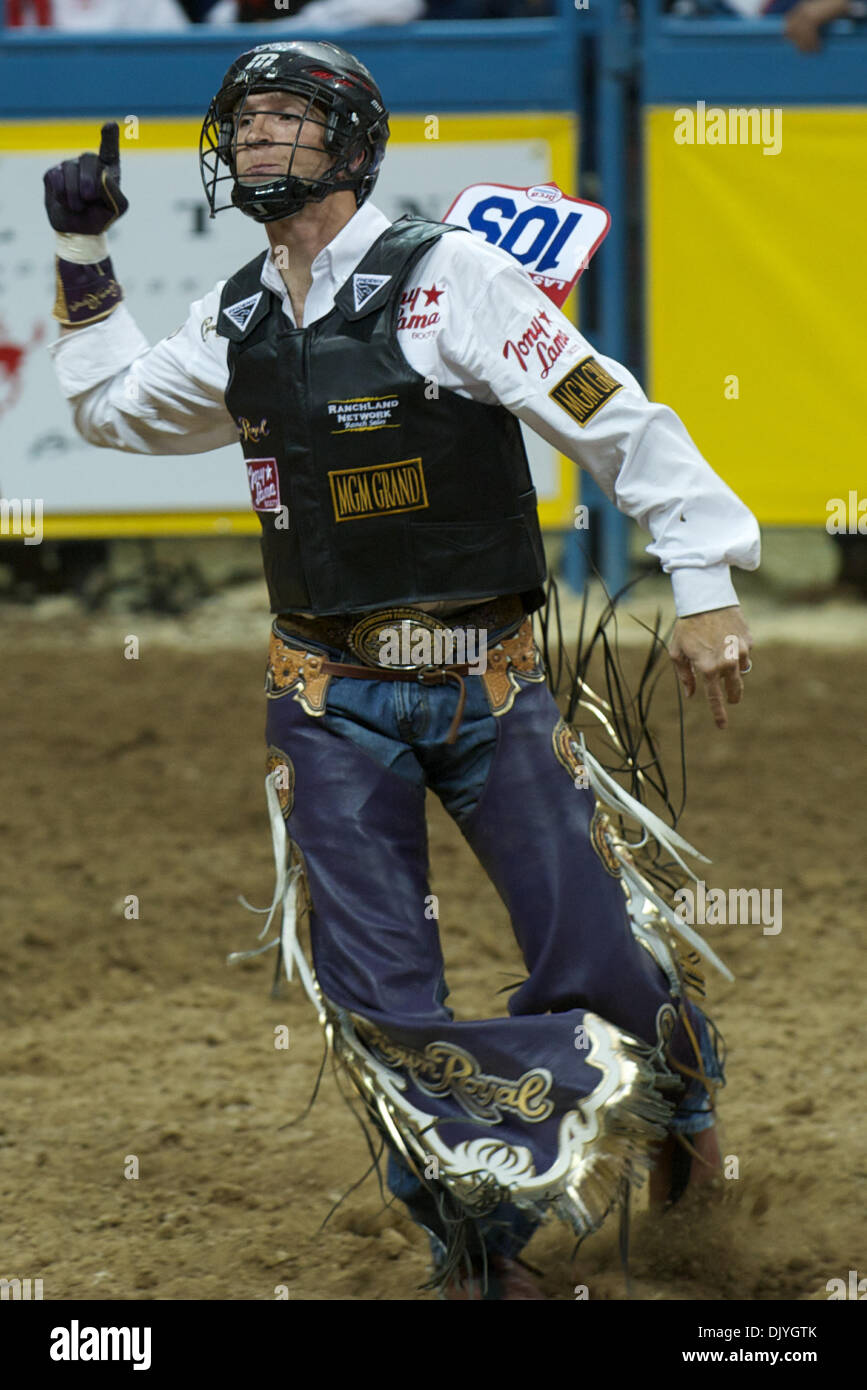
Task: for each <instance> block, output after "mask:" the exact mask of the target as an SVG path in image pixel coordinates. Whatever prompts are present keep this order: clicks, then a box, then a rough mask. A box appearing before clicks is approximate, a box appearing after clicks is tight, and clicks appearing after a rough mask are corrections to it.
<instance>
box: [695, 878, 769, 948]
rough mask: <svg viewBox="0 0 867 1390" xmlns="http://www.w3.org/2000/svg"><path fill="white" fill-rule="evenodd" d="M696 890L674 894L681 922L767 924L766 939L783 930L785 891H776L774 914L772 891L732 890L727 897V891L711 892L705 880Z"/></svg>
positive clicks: (717, 889)
mask: <svg viewBox="0 0 867 1390" xmlns="http://www.w3.org/2000/svg"><path fill="white" fill-rule="evenodd" d="M696 890H697V891H696V892H693V890H692V889H691V888H678V890H677V892H676V893H675V895H674V901H675V903H676V904H677V906H676V907H675V909H674V911H675V916H677V917H679V918H680V920H681V922H688V923H695V922H700V923H703V924H705V925H707V926H710V927H713V926H723V927H724V926H728V925H731V926H734V925H736V924H738V923H740V924H743V925H745V926H753V927H757V926H758V925H759V924H760V923H764V924H765V925H764V926H763V927H762V935H763V936H778V935H779V933H780V932H781V931H782V929H783V911H782V904H783V890H782V888H774V889H773V895H774V896H773V904H774V908H773V912H772V911H771V891H772V890H771V889H770V888H762V889H761V890H760V889H758V888H730V889H729V891H728V896H726V892H725V889H723V888H711V890H710V891H709V892H708V891H707V888H706V885H705V883H704V880H703V879H699V880H698V881H697V884H696Z"/></svg>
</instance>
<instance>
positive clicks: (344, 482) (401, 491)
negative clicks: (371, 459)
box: [328, 458, 430, 521]
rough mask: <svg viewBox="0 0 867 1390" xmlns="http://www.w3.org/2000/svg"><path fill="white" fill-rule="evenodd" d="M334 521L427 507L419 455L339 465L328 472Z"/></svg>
mask: <svg viewBox="0 0 867 1390" xmlns="http://www.w3.org/2000/svg"><path fill="white" fill-rule="evenodd" d="M328 481H329V483H330V485H331V500H332V502H333V504H334V519H335V521H357V520H360V519H361V518H362V517H371V516H388V515H390V514H393V513H395V512H414V511H418V510H419V509H420V508H422V507H429V506H430V503H429V502H428V500H427V491H426V489H425V485H424V472H423V470H422V465H421V459H420V458H418V459H401V460H400V461H399V462H398V463H382V464H380V463H374V464H369V465H368V466H367V467H366V468H340V469H335V470H334V471H332V472H329V474H328Z"/></svg>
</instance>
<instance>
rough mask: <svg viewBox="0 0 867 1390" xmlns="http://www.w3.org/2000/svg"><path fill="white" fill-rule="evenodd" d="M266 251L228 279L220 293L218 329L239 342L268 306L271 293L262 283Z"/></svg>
mask: <svg viewBox="0 0 867 1390" xmlns="http://www.w3.org/2000/svg"><path fill="white" fill-rule="evenodd" d="M267 255H268V252H267V251H262V252H261V253H260V254H259V255H258V256H255V257H254V258H253V260H252V261H248V262H247V264H246V265H244V266H242V267H241V269H240V270H236V271H235V274H234V275H233V276H232V278H231V280H227V281H226V283H225V285H224V286H223V293H222V294H221V295H220V312H219V313H218V315H217V333H218V334H219V336H220V337H221V338H230V339H231V340H232V341H233V342H236V343H237V342H240V341H241V339H242V338H244V337H246V335H247V334H248V333H249V332H250V329H251V328H253V327H255V325H256V324H257V323H258V322H259V321H260V319H263V318H264V317H265V315H266V314H267V312H268V310H269V308H270V307H271V294H270V291H269V290H266V289H265V286H264V285H263V284H262V267H263V265H264V264H265V259H266V257H267Z"/></svg>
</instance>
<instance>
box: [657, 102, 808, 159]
mask: <svg viewBox="0 0 867 1390" xmlns="http://www.w3.org/2000/svg"><path fill="white" fill-rule="evenodd" d="M778 126H779V129H778ZM782 126H783V110H782V107H780V106H774V107H770V106H763V107H761V109H760V108H759V107H758V106H750V107H746V106H728V107H723V106H706V105H705V103H704V102H703V101H698V102H696V106H695V110H694V111H693V110H692V108H691V107H689V106H680V107H678V109H677V110H676V111H675V113H674V143H675V144H676V145H763V146H764V148H763V150H762V154H779V153H780V150H781V149H782V148H783V130H782Z"/></svg>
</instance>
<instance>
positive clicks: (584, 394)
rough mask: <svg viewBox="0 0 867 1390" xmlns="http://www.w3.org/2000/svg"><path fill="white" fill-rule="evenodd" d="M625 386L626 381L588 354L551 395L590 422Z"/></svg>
mask: <svg viewBox="0 0 867 1390" xmlns="http://www.w3.org/2000/svg"><path fill="white" fill-rule="evenodd" d="M622 387H623V382H622V381H616V380H615V379H614V377H613V376H611V374H610V373H609V372H606V370H605V368H604V367H603V366H602V363H601V362H597V361H596V358H595V357H585V358H584V359H583V360H582V361H581V362H579V363H578V365H577V366H575V367H573V368H572V370H571V372H567V373H566V375H565V376H564V377H563V378H562V380H560V381H558V382H557V385H556V386H552V388H551V390H550V391H549V392H548V395H549V396H550V397H551V399H552V400H553V401H556V402H557V404H558V405H559V407H560V409H561V410H565V411H566V414H567V415H571V416H572V419H573V420H577V421H578V424H579V425H586V424H587V421H588V420H592V419H593V416H594V415H595V414H596V412H597V410H601V409H602V407H603V405H604V404H605V402H606V401H609V400H610V399H611V397H612V396H613V395H615V394H616V393H617V392H618V391H620V390H621V389H622Z"/></svg>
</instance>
